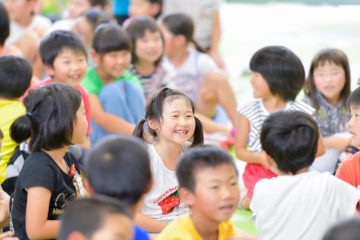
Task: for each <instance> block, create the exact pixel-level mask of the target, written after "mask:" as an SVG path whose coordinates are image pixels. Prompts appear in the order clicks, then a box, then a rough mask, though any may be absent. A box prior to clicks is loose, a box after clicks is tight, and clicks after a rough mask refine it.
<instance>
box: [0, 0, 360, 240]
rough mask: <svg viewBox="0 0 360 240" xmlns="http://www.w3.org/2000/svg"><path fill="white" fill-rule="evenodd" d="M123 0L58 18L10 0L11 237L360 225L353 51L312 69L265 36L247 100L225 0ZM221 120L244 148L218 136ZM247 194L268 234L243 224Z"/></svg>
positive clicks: (4, 36)
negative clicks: (222, 5) (226, 51)
mask: <svg viewBox="0 0 360 240" xmlns="http://www.w3.org/2000/svg"><path fill="white" fill-rule="evenodd" d="M114 2H115V3H116V4H115V5H114V6H116V8H115V9H114V10H115V12H114V16H112V15H111V13H110V12H111V11H109V9H108V7H109V4H110V2H109V1H106V0H69V5H68V8H66V9H65V12H64V16H66V17H64V18H63V19H59V20H57V21H55V22H54V23H53V22H51V21H54V20H55V19H53V18H52V19H48V18H46V17H44V16H41V15H40V12H39V11H38V9H39V8H38V3H39V2H38V1H37V0H11V1H8V0H6V1H4V4H3V3H2V2H1V1H0V183H1V187H0V227H1V228H4V231H5V232H4V233H2V234H0V239H7V238H10V237H14V238H12V239H21V240H22V239H56V238H57V239H61V240H66V239H67V240H74V239H126V240H127V239H138V240H142V239H144V240H147V239H160V240H162V239H170V240H171V239H174V240H175V239H184V240H187V239H195V240H201V239H210V240H216V239H219V240H225V239H244V240H246V239H305V240H307V239H315V240H316V239H324V240H331V239H334V240H336V239H355V238H353V237H354V236H358V234H359V233H358V232H359V230H358V229H359V228H360V224H359V219H358V217H354V215H356V214H357V212H360V204H359V203H360V202H359V201H360V190H359V186H360V160H359V159H360V153H356V152H357V151H358V147H360V88H358V89H356V90H354V91H353V92H351V78H350V64H349V61H348V58H347V56H346V53H345V52H343V51H342V50H340V49H334V48H324V49H322V50H320V51H319V52H318V53H316V54H315V56H314V58H313V60H312V62H311V65H310V69H309V73H308V74H307V77H306V72H305V68H304V66H303V64H302V61H301V60H300V58H299V57H298V56H297V55H296V54H295V53H294V52H293V51H292V50H290V49H289V48H287V47H284V46H265V47H263V48H261V49H259V50H258V51H256V52H255V53H254V55H253V56H252V58H251V59H250V64H249V66H250V70H251V79H250V81H251V85H252V88H253V97H254V99H253V100H251V101H249V102H246V103H240V104H239V107H238V108H237V102H236V96H235V94H234V92H233V89H232V88H231V84H230V83H229V80H228V75H227V73H226V70H225V66H224V65H223V61H222V59H221V57H220V55H219V53H218V44H219V40H220V35H219V31H220V18H219V2H218V1H217V0H213V1H207V2H204V3H200V1H199V2H197V3H196V4H195V3H194V5H193V6H192V7H190V2H187V1H183V0H182V1H175V0H166V1H165V0H164V1H162V0H131V1H116V0H115V1H114ZM124 6H127V7H126V9H127V11H123V10H124V9H122V8H124ZM189 7H190V8H189ZM50 20H51V21H50ZM302 90H304V93H305V96H304V97H303V99H299V97H298V94H299V92H300V91H302ZM219 132H220V133H221V134H223V135H226V136H227V135H228V136H229V137H228V141H229V142H228V143H227V144H228V145H233V148H234V155H235V156H236V158H237V159H233V157H232V156H231V155H230V153H228V152H227V150H228V148H226V149H221V148H220V147H219V146H212V145H207V144H206V143H207V142H206V140H207V139H206V135H205V134H211V133H219ZM74 146H77V147H79V149H81V151H79V153H78V152H76V151H75V150H74ZM220 146H222V147H223V148H224V146H223V145H221V144H220ZM227 147H228V146H227ZM343 153H346V156H350V157H349V159H344V157H343V156H344V154H343ZM235 161H244V162H245V163H246V167H245V170H244V172H239V169H237V167H236V164H235ZM239 181H240V182H241V184H240V182H239ZM242 183H243V184H242ZM240 186H241V187H240ZM240 193H241V194H240ZM239 207H241V208H244V209H248V210H250V211H252V213H253V215H254V224H255V225H256V236H251V235H249V234H248V233H246V232H243V231H242V230H241V229H239V228H237V227H236V226H234V224H233V222H232V220H231V218H232V216H233V214H234V212H235V211H236V209H237V208H239Z"/></svg>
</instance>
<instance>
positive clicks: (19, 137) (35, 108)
mask: <svg viewBox="0 0 360 240" xmlns="http://www.w3.org/2000/svg"><path fill="white" fill-rule="evenodd" d="M24 105H25V107H26V111H27V113H26V114H25V115H23V116H21V117H19V118H18V119H17V120H15V122H14V123H13V124H12V125H11V129H10V135H11V138H13V139H14V141H16V142H17V143H21V142H23V141H25V140H27V139H29V138H30V143H29V147H30V150H31V151H40V150H53V149H57V148H61V147H64V146H68V145H71V144H72V142H71V138H72V134H73V127H74V123H75V121H76V112H77V110H78V109H79V107H80V105H81V95H80V92H79V91H78V90H77V89H75V88H73V87H71V86H70V85H67V84H62V83H52V84H48V85H45V86H43V87H40V88H37V89H33V90H31V91H30V92H29V94H28V95H27V96H26V97H25V99H24Z"/></svg>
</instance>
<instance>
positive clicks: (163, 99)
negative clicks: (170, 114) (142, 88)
mask: <svg viewBox="0 0 360 240" xmlns="http://www.w3.org/2000/svg"><path fill="white" fill-rule="evenodd" d="M177 99H184V101H186V102H187V103H188V104H189V105H190V106H191V110H192V113H193V114H194V113H195V107H194V103H193V102H192V100H191V99H190V98H189V97H188V96H186V94H185V93H183V92H181V91H179V90H175V89H171V88H162V89H161V90H160V91H159V92H158V93H157V94H156V95H154V96H153V97H152V98H151V99H150V101H149V102H148V104H147V105H146V110H145V118H144V119H142V120H141V121H140V122H139V123H138V124H137V125H136V127H135V130H134V133H133V135H134V136H136V137H139V138H141V139H145V132H144V125H145V123H147V122H148V121H149V120H153V121H156V122H158V123H161V122H162V119H163V108H164V104H165V103H171V102H173V101H174V100H177ZM194 119H195V131H194V134H193V138H192V143H191V146H190V147H194V146H196V145H201V144H203V142H204V135H203V130H202V124H201V122H200V120H199V119H198V118H197V117H194ZM147 132H148V133H149V134H150V135H151V136H152V137H153V138H156V137H158V136H157V133H156V131H155V129H152V128H150V127H149V124H147Z"/></svg>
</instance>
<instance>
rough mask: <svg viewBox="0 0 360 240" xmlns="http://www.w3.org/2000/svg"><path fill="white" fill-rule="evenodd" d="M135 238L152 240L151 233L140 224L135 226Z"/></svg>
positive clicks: (135, 239)
mask: <svg viewBox="0 0 360 240" xmlns="http://www.w3.org/2000/svg"><path fill="white" fill-rule="evenodd" d="M133 239H134V240H150V238H149V234H148V233H147V232H145V230H144V229H142V228H140V227H139V226H137V225H135V226H134V238H133Z"/></svg>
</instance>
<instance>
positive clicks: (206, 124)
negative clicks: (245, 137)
mask: <svg viewBox="0 0 360 240" xmlns="http://www.w3.org/2000/svg"><path fill="white" fill-rule="evenodd" d="M195 116H196V117H197V118H198V119H199V120H200V122H201V124H202V126H203V130H204V132H206V133H215V132H223V133H226V134H229V133H230V129H229V128H226V127H224V126H222V125H220V124H218V123H216V122H214V121H213V120H212V119H211V118H209V117H207V116H205V115H203V114H201V113H199V112H196V113H195Z"/></svg>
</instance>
